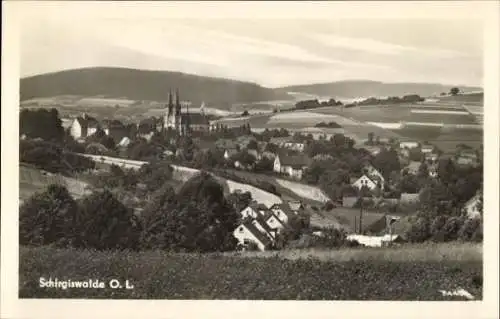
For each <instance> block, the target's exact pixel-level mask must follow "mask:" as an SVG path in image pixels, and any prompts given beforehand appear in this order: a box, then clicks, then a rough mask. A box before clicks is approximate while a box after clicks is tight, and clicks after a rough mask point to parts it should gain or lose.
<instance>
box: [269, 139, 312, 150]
mask: <svg viewBox="0 0 500 319" xmlns="http://www.w3.org/2000/svg"><path fill="white" fill-rule="evenodd" d="M269 143H272V144H275V145H278V146H279V147H282V148H286V149H289V150H293V151H298V152H303V151H304V149H305V147H306V145H305V144H304V143H302V142H296V141H293V137H291V136H289V137H272V138H271V140H270V141H269Z"/></svg>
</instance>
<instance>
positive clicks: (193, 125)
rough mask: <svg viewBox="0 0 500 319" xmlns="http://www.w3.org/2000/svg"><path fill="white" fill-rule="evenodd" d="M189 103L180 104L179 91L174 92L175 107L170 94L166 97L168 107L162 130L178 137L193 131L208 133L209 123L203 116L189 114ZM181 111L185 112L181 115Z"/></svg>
mask: <svg viewBox="0 0 500 319" xmlns="http://www.w3.org/2000/svg"><path fill="white" fill-rule="evenodd" d="M188 107H189V103H188V102H184V103H183V102H181V101H180V97H179V90H176V92H175V105H174V102H173V97H172V92H171V91H170V93H169V96H168V105H167V109H166V113H165V115H164V118H163V128H164V129H165V130H172V131H175V132H177V133H178V134H179V135H189V134H190V133H191V132H193V131H201V132H208V131H209V127H210V123H209V121H208V119H207V118H206V116H205V115H204V114H199V113H189V109H188ZM183 109H185V112H184V113H183Z"/></svg>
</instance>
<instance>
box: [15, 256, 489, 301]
mask: <svg viewBox="0 0 500 319" xmlns="http://www.w3.org/2000/svg"><path fill="white" fill-rule="evenodd" d="M450 251H451V250H450V249H449V247H443V248H441V249H439V248H435V247H428V248H424V249H420V250H419V249H416V250H415V249H412V248H411V247H405V248H388V249H387V248H386V249H382V248H380V249H373V250H370V252H368V251H367V249H365V248H361V249H359V250H358V249H350V250H348V251H345V252H344V251H342V250H338V251H331V252H330V251H328V252H321V253H320V254H321V256H323V257H322V258H321V260H320V259H317V258H308V257H316V256H315V255H311V253H307V251H306V252H305V253H303V254H302V256H300V257H298V258H282V255H283V254H287V252H279V253H277V254H278V255H276V254H273V253H270V254H269V257H270V258H242V257H241V256H238V255H236V254H234V253H231V254H230V255H232V256H223V255H221V254H208V255H196V254H171V253H167V252H163V251H146V252H96V251H88V250H86V251H78V250H73V249H55V248H50V247H39V248H26V247H21V248H20V258H19V259H20V260H19V264H20V268H19V297H20V298H112V299H250V300H262V299H267V300H463V297H450V296H442V294H441V293H440V292H439V290H455V289H459V288H463V289H466V290H467V291H468V292H469V293H471V294H472V295H473V296H474V297H475V298H476V299H482V260H481V253H480V248H477V247H472V246H471V247H465V248H463V249H461V248H457V249H455V250H453V251H451V253H450ZM478 251H479V252H478ZM405 252H406V253H405ZM257 254H258V253H257ZM299 254H300V253H299ZM325 256H328V257H327V258H325ZM339 256H343V257H341V258H339ZM354 256H355V257H354ZM401 256H404V258H405V259H406V258H408V256H414V258H413V259H412V258H409V260H407V261H404V258H402V257H401ZM247 257H252V256H247ZM393 258H394V259H393ZM41 277H43V278H46V279H48V278H52V279H55V278H57V279H58V280H68V279H71V280H72V281H78V280H88V279H89V278H94V279H98V280H100V281H103V282H105V283H106V284H107V283H108V282H109V281H110V280H111V279H118V280H120V281H121V282H122V283H124V282H125V280H128V281H129V283H130V284H132V285H133V286H134V288H133V289H130V290H127V289H110V288H108V287H106V288H103V289H78V288H69V289H48V288H40V286H39V280H40V278H41Z"/></svg>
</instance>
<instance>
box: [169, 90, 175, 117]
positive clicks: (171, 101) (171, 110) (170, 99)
mask: <svg viewBox="0 0 500 319" xmlns="http://www.w3.org/2000/svg"><path fill="white" fill-rule="evenodd" d="M173 110H174V102H173V100H172V89H170V92H169V93H168V114H169V115H170V114H172V112H173Z"/></svg>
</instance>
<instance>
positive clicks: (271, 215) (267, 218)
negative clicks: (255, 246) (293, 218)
mask: <svg viewBox="0 0 500 319" xmlns="http://www.w3.org/2000/svg"><path fill="white" fill-rule="evenodd" d="M273 217H274V219H275V220H277V221H278V223H280V224H281V226H283V227H284V228H287V226H286V225H285V224H283V222H282V221H281V220H280V219H279V218H278V216H276V214H275V213H273V212H271V213H270V214H269V215H268V216H266V217H265V220H266V222H267V221H268V220H269V219H271V218H273Z"/></svg>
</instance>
